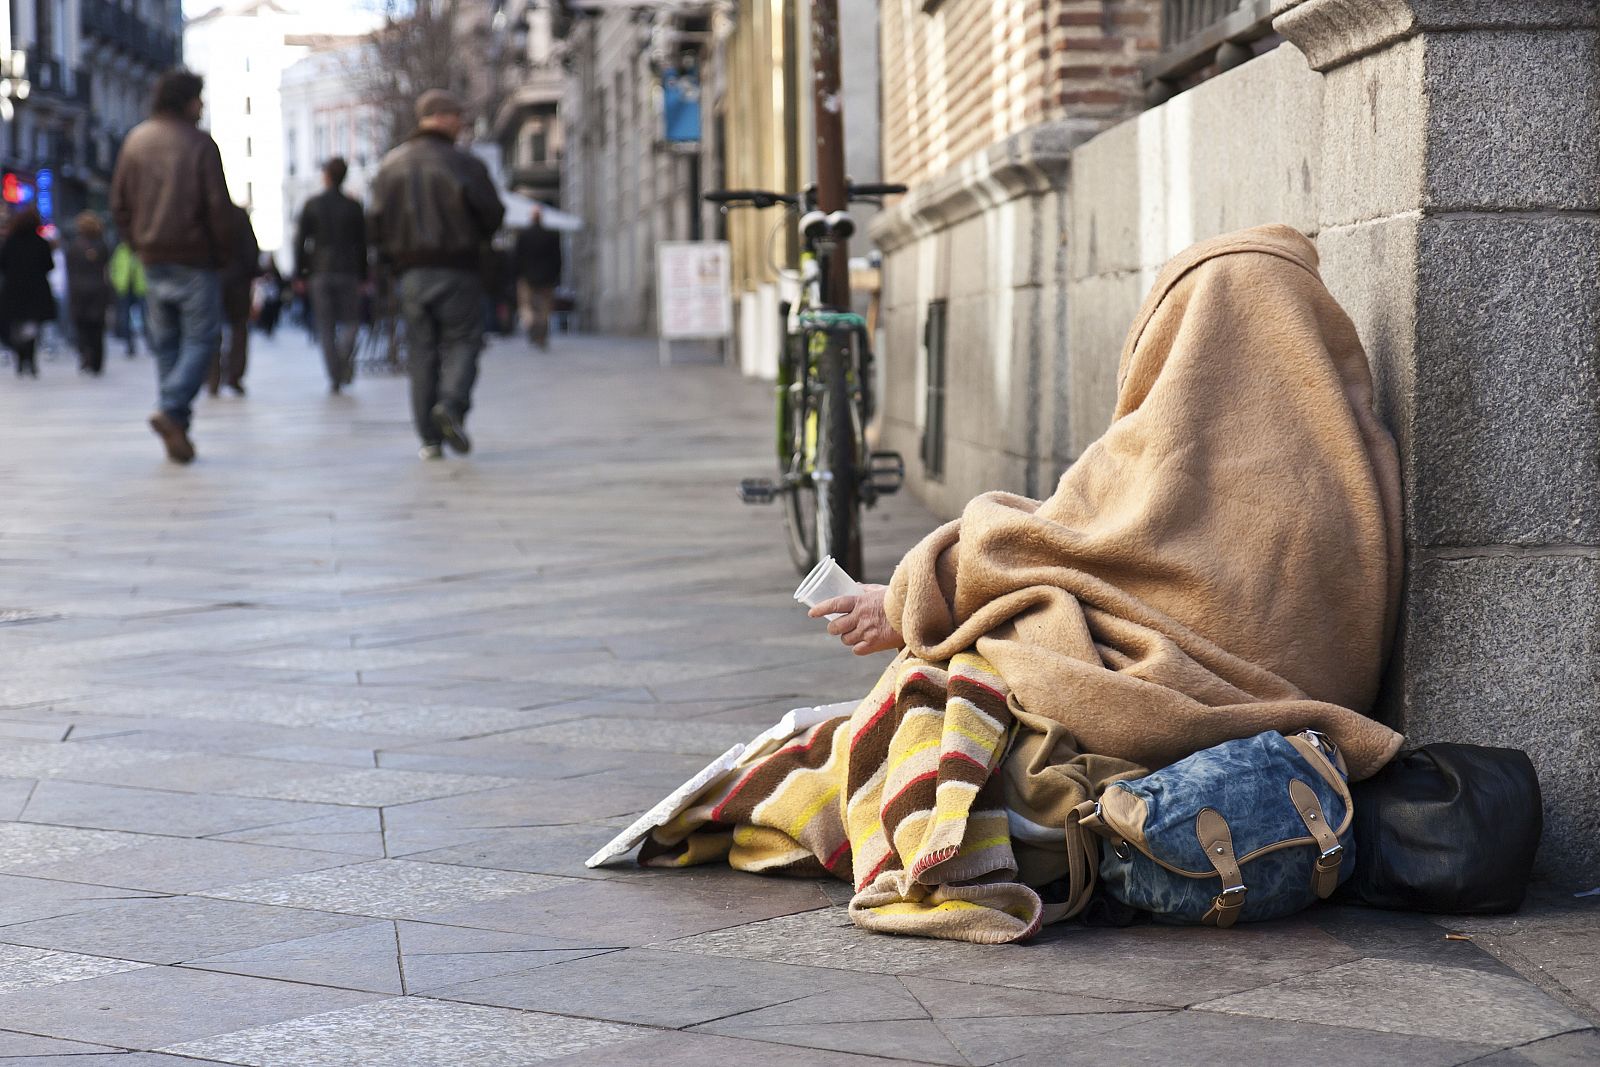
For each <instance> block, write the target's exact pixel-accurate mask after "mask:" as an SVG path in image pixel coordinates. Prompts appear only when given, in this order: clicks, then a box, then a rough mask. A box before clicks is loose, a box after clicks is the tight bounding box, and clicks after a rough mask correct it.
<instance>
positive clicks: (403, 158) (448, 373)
mask: <svg viewBox="0 0 1600 1067" xmlns="http://www.w3.org/2000/svg"><path fill="white" fill-rule="evenodd" d="M463 125H464V121H463V118H462V106H461V101H460V100H458V99H456V97H455V96H453V95H452V94H450V93H448V92H445V91H444V90H443V89H429V90H428V91H427V92H425V93H423V94H422V96H420V97H419V98H418V99H417V130H416V132H415V133H413V134H412V135H411V136H410V137H408V138H406V140H405V141H403V142H401V143H400V145H399V146H397V147H396V148H395V149H393V150H392V151H391V152H390V153H389V154H388V155H386V156H385V157H384V158H383V163H382V165H381V166H380V167H379V168H378V173H377V176H376V177H374V178H373V180H372V188H371V191H370V193H369V195H368V201H367V233H368V237H369V238H370V239H371V241H372V243H373V245H374V246H375V247H376V248H377V250H378V258H379V262H380V265H382V266H384V267H387V268H388V269H390V270H393V271H394V272H395V273H396V274H398V275H399V278H400V310H401V313H402V314H404V315H405V321H406V358H407V361H408V362H409V364H410V370H411V414H412V419H413V421H414V422H415V424H416V428H417V435H418V436H419V437H421V438H422V457H423V458H424V459H438V458H439V457H440V456H441V455H443V452H442V450H441V447H440V445H441V442H444V443H448V444H449V445H450V447H451V448H453V449H455V450H456V451H457V452H461V453H465V452H467V451H469V450H470V449H471V448H472V442H471V441H470V440H469V439H468V438H467V434H466V429H465V423H466V418H467V411H468V409H469V408H471V406H472V386H473V383H474V382H475V381H476V380H477V376H478V354H479V353H480V352H481V351H482V349H483V282H482V279H481V278H480V276H479V273H478V270H479V264H480V263H481V252H482V248H483V246H484V245H485V244H487V243H488V241H489V239H490V238H491V237H493V236H494V233H495V231H496V230H498V229H499V228H500V223H501V221H502V220H503V219H504V218H505V206H504V205H503V204H501V202H500V195H499V194H498V193H497V192H495V188H494V183H493V181H491V180H490V178H489V171H488V168H487V167H485V166H484V165H483V163H482V162H481V161H479V160H478V159H477V158H476V157H475V156H472V155H470V154H468V153H467V152H463V151H462V150H461V149H459V148H457V147H456V146H455V141H456V138H457V137H459V136H460V135H461V130H462V127H463Z"/></svg>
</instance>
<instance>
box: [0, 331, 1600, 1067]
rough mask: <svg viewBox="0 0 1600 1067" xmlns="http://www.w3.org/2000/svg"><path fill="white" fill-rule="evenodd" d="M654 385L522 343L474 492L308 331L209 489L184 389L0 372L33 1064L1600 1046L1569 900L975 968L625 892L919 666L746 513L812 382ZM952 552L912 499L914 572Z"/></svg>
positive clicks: (1, 877)
mask: <svg viewBox="0 0 1600 1067" xmlns="http://www.w3.org/2000/svg"><path fill="white" fill-rule="evenodd" d="M654 359H655V348H654V346H653V345H651V344H648V343H641V342H632V341H629V342H619V341H607V340H596V339H575V338H568V337H558V338H557V339H556V341H555V343H554V344H553V346H552V351H551V352H550V353H548V354H534V353H532V352H530V351H529V350H528V349H527V348H526V346H524V345H522V344H521V343H519V342H502V343H499V344H497V345H496V346H495V347H494V348H493V350H492V351H491V352H490V353H489V355H488V356H487V359H486V363H485V367H484V373H483V376H482V380H481V383H480V386H479V399H480V406H479V409H478V410H477V411H476V412H474V414H473V416H472V419H471V426H470V428H471V430H472V431H473V433H474V436H475V440H476V442H477V450H476V451H475V452H474V453H473V455H472V456H471V457H470V458H469V459H464V460H462V459H451V460H448V461H446V462H443V463H422V462H419V461H418V460H417V459H416V458H415V452H416V441H415V439H414V437H413V436H412V434H411V432H410V429H409V427H408V425H407V416H406V411H407V408H406V404H405V400H404V383H403V382H402V381H400V380H398V379H392V378H363V379H359V380H358V381H357V382H356V385H355V388H354V390H353V393H352V394H351V395H348V396H345V397H329V396H327V395H326V394H325V387H324V384H323V382H322V381H321V372H320V370H319V369H318V368H319V366H320V360H319V359H318V358H317V357H316V355H315V354H314V353H313V352H312V350H311V349H310V347H309V346H308V345H306V344H305V343H304V342H303V340H302V339H301V337H300V336H298V335H296V334H294V333H292V332H289V333H284V334H281V335H280V338H279V339H278V340H277V341H276V342H273V343H270V344H264V343H260V342H259V341H258V343H257V351H256V353H255V355H254V357H253V359H252V370H251V374H250V377H249V379H248V385H249V388H250V395H249V397H248V398H244V399H236V398H223V399H220V400H203V401H202V403H201V405H200V409H199V415H198V418H197V421H196V425H195V440H196V444H197V446H198V448H199V452H200V459H199V461H198V462H197V463H196V464H195V465H194V466H193V467H192V468H189V469H180V468H177V467H174V466H172V465H170V464H167V463H166V462H164V460H163V459H162V458H161V450H160V447H159V443H158V442H157V441H156V440H155V438H154V437H152V436H151V435H150V434H149V432H148V431H147V430H146V429H145V427H144V425H143V421H142V420H143V416H144V415H145V414H146V413H147V408H148V404H149V401H150V398H151V396H152V394H153V386H152V384H151V378H152V376H153V371H152V369H151V367H150V365H149V362H148V360H147V359H140V360H139V361H138V362H137V363H133V362H127V361H124V360H123V359H122V358H121V356H120V355H118V356H114V357H111V358H110V360H109V362H110V367H109V371H108V374H107V377H106V378H105V379H103V380H86V379H80V378H78V377H77V376H76V375H75V374H74V373H73V371H72V369H71V366H70V363H69V362H67V361H66V360H60V361H57V362H54V363H49V362H47V363H46V364H45V365H44V366H43V368H42V376H41V379H40V380H39V381H38V382H16V381H13V380H11V379H9V377H4V378H0V425H3V426H4V427H5V428H6V438H7V446H6V447H5V448H4V449H3V450H0V486H3V487H4V490H3V496H4V500H5V507H4V509H3V512H0V516H3V517H0V662H3V663H4V664H6V670H5V671H4V674H3V675H0V820H5V821H0V1031H3V1032H0V1058H3V1057H11V1058H10V1059H5V1060H4V1062H6V1063H8V1064H10V1063H29V1064H35V1063H37V1064H57V1065H63V1067H65V1065H71V1067H100V1065H110V1064H115V1065H118V1067H158V1065H162V1067H177V1065H179V1064H190V1065H192V1064H194V1063H196V1062H205V1063H232V1064H257V1065H273V1067H278V1065H282V1067H321V1065H348V1064H359V1065H363V1067H425V1065H435V1064H437V1065H451V1067H456V1065H467V1064H470V1065H473V1067H501V1065H521V1064H529V1063H535V1062H558V1063H562V1064H572V1065H578V1064H608V1065H609V1064H646V1063H648V1064H657V1065H662V1067H669V1065H675V1064H682V1065H693V1067H706V1065H713V1064H729V1063H750V1062H760V1063H762V1064H763V1065H766V1067H781V1065H788V1064H794V1065H806V1067H810V1065H828V1064H867V1063H890V1062H897V1063H905V1062H908V1061H909V1062H912V1063H934V1064H958V1065H960V1064H993V1063H1002V1062H1003V1063H1008V1064H1076V1063H1085V1064H1089V1063H1092V1064H1096V1065H1106V1064H1113V1065H1115V1064H1144V1063H1148V1064H1160V1065H1163V1067H1166V1065H1171V1064H1197V1063H1219V1064H1227V1065H1229V1067H1249V1065H1255V1064H1279V1063H1298V1064H1305V1065H1315V1064H1338V1065H1340V1067H1345V1065H1348V1064H1351V1063H1384V1064H1388V1063H1405V1064H1458V1063H1467V1062H1475V1063H1482V1064H1495V1065H1506V1064H1542V1065H1556V1064H1580V1063H1583V1064H1592V1063H1596V1062H1600V1035H1597V1032H1596V1031H1595V1030H1594V1029H1593V1026H1594V1024H1595V1022H1596V1020H1597V1019H1600V1011H1597V1005H1600V898H1576V897H1574V896H1573V895H1572V892H1571V889H1572V887H1562V888H1559V889H1556V888H1552V889H1549V890H1547V891H1545V892H1544V894H1543V895H1542V897H1541V899H1540V900H1539V901H1538V902H1537V903H1536V905H1535V906H1533V907H1532V908H1530V909H1529V910H1528V911H1525V912H1524V913H1523V914H1522V915H1520V916H1514V917H1508V918H1496V919H1472V920H1468V919H1461V920H1455V921H1452V920H1448V919H1430V918H1426V917H1418V916H1411V915H1398V914H1386V913H1378V912H1364V911H1360V910H1355V909H1340V908H1321V909H1315V910H1313V911H1310V912H1307V913H1305V914H1303V915H1301V916H1298V917H1296V918H1293V919H1291V920H1287V921H1282V922H1276V923H1270V924H1264V925H1258V926H1251V927H1246V928H1241V929H1236V930H1232V931H1215V930H1197V929H1173V928H1162V927H1153V926H1142V927H1134V928H1131V929H1127V930H1089V929H1084V928H1081V927H1075V926H1062V927H1055V928H1050V929H1048V930H1047V931H1046V933H1045V934H1044V935H1043V936H1041V937H1039V938H1037V939H1036V940H1035V941H1034V942H1033V943H1031V944H1027V945H1019V946H1005V947H979V946H972V945H964V944H951V943H944V942H930V941H921V940H915V939H900V938H892V937H886V936H881V935H870V934H866V933H864V932H862V931H859V930H857V929H855V928H854V927H853V926H852V925H851V924H850V922H849V919H848V917H847V916H846V914H845V912H844V910H843V908H842V907H841V906H840V905H841V904H842V903H843V902H844V901H845V900H846V899H847V897H848V889H847V887H845V886H844V885H842V884H837V883H821V882H812V881H803V880H777V879H763V878H759V877H755V876H750V875H744V874H739V873H735V872H732V871H729V870H726V869H720V868H719V869H699V870H694V871H689V872H662V871H643V870H639V869H637V868H634V867H632V866H631V865H618V866H614V867H610V868H607V869H602V870H594V871H590V870H586V869H584V867H583V865H582V861H583V859H584V858H585V857H586V856H588V855H589V854H590V852H592V851H593V850H594V849H595V848H596V847H597V846H598V845H600V844H601V843H603V842H604V841H606V840H607V839H608V838H609V837H611V836H612V834H613V833H615V832H616V830H617V828H619V827H620V826H622V825H625V824H626V823H627V822H628V821H629V820H630V819H631V818H632V817H633V816H634V815H635V814H636V813H638V812H640V811H642V810H643V809H645V808H647V807H649V806H650V805H651V804H652V803H654V802H655V801H656V800H657V799H659V798H660V797H661V796H662V795H664V794H665V793H667V792H668V791H670V790H671V789H672V788H673V787H674V786H676V785H677V784H678V783H679V782H681V781H682V780H683V779H685V778H686V777H687V776H688V775H689V774H690V773H692V772H693V771H694V770H695V769H697V768H698V767H699V766H700V765H701V764H703V763H704V762H705V761H706V760H707V759H708V758H709V757H710V756H712V755H714V754H716V753H720V752H721V751H723V750H724V749H725V748H726V747H728V746H729V745H730V744H732V743H734V742H736V741H740V740H743V739H746V738H748V737H749V736H751V735H753V734H754V733H756V732H757V731H759V730H760V729H762V728H764V727H766V726H767V725H769V724H770V723H771V722H772V721H773V720H775V719H776V718H777V717H778V716H779V715H780V714H781V713H782V712H783V711H784V710H786V709H787V708H789V707H792V706H797V705H802V704H814V703H821V702H825V701H835V700H843V699H848V698H851V697H858V696H860V695H861V694H862V693H864V692H865V691H866V689H867V688H868V686H869V684H870V682H871V680H872V678H873V677H874V675H875V674H876V673H877V671H878V670H879V669H880V668H881V666H882V663H883V658H882V657H877V658H874V659H872V660H857V659H855V658H853V657H851V656H850V655H849V654H847V653H846V652H844V651H843V650H842V649H841V648H839V646H838V645H837V644H836V643H835V642H834V641H833V640H832V639H831V638H829V637H827V635H826V634H824V633H822V632H820V629H819V627H818V626H817V624H816V623H814V622H812V621H810V620H808V619H806V618H805V617H804V614H803V612H802V611H801V610H800V609H799V608H798V607H797V606H796V605H794V604H793V603H792V602H791V601H790V600H789V593H790V591H791V590H792V588H793V585H794V583H795V576H794V574H793V572H792V570H791V568H790V566H789V562H788V560H787V557H786V554H785V551H784V549H783V546H782V540H781V530H780V526H779V521H778V516H777V514H776V512H775V511H773V510H770V509H760V510H757V509H749V508H744V507H742V506H741V505H740V504H739V503H738V502H737V500H736V499H735V495H734V492H733V486H734V484H735V482H736V479H737V478H738V477H740V476H742V475H746V474H761V473H764V472H765V469H766V467H767V465H768V459H767V450H768V441H769V439H770V433H769V421H770V418H771V416H770V413H769V408H768V404H769V400H768V397H769V390H768V389H767V388H766V387H764V386H762V385H760V384H757V383H751V382H746V381H742V380H740V379H739V378H738V377H737V376H736V375H735V374H734V373H733V372H731V371H727V370H724V369H722V368H718V367H708V366H679V367H673V368H671V369H667V370H662V369H660V368H657V367H656V366H655V365H654ZM931 523H932V519H931V518H930V517H929V516H928V515H926V514H925V513H923V512H922V511H921V510H920V509H919V508H918V507H917V506H916V505H915V504H914V502H912V501H910V500H903V499H896V500H891V501H889V502H888V504H887V506H886V507H884V508H883V509H881V510H880V511H879V512H875V513H873V514H871V515H870V525H869V533H868V544H869V552H868V556H869V565H870V569H871V570H872V571H873V572H874V576H875V577H877V578H878V579H880V580H881V579H883V578H884V577H885V576H886V575H887V573H888V570H889V569H890V568H891V567H892V565H893V563H894V561H895V560H896V559H897V558H898V556H899V554H900V553H901V552H903V551H904V549H905V548H907V547H908V546H909V545H910V544H911V543H912V542H913V541H914V540H915V539H916V538H917V537H918V536H920V534H921V533H923V532H924V531H925V530H926V529H928V528H929V526H930V525H931ZM1447 932H1458V933H1461V934H1465V935H1467V936H1468V937H1470V940H1452V939H1446V936H1445V935H1446V933H1447ZM127 1050H134V1052H132V1053H128V1052H127Z"/></svg>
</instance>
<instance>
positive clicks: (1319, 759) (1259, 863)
mask: <svg viewBox="0 0 1600 1067" xmlns="http://www.w3.org/2000/svg"><path fill="white" fill-rule="evenodd" d="M1347 773H1348V772H1347V771H1346V770H1345V765H1344V759H1343V757H1341V756H1340V755H1339V752H1338V749H1337V748H1335V747H1334V745H1333V744H1332V743H1331V742H1330V741H1329V740H1328V739H1327V738H1326V737H1323V736H1322V735H1321V734H1318V733H1317V732H1315V731H1312V730H1307V731H1305V732H1303V733H1299V734H1296V735H1294V736H1293V737H1285V736H1284V735H1283V734H1280V733H1278V732H1277V731H1274V730H1269V731H1267V732H1266V733H1261V734H1257V735H1256V736H1254V737H1247V738H1242V739H1240V740H1237V741H1228V742H1225V743H1223V744H1220V745H1217V746H1215V747H1214V748H1208V749H1205V750H1204V751H1201V752H1196V753H1195V754H1194V755H1192V756H1189V757H1188V758H1186V759H1182V760H1179V761H1178V762H1177V763H1174V764H1172V765H1171V766H1168V767H1163V768H1162V769H1161V770H1159V771H1156V772H1155V773H1154V774H1150V775H1146V776H1145V777H1143V778H1135V779H1133V780H1131V781H1126V782H1117V783H1115V784H1113V785H1112V786H1111V787H1110V788H1109V789H1107V790H1106V791H1105V792H1104V793H1103V794H1101V797H1100V800H1099V802H1098V803H1096V804H1095V805H1094V807H1093V810H1092V811H1090V812H1088V813H1086V814H1085V815H1084V816H1083V819H1082V823H1083V825H1084V826H1085V827H1088V828H1089V829H1091V830H1094V831H1095V832H1096V833H1098V834H1100V835H1101V836H1103V837H1105V838H1106V839H1107V843H1106V847H1104V848H1103V849H1102V852H1103V857H1102V859H1101V863H1100V878H1101V880H1102V882H1103V884H1104V885H1105V888H1106V891H1107V892H1108V893H1110V894H1111V895H1112V896H1113V897H1115V898H1116V899H1117V900H1119V901H1121V902H1122V903H1124V904H1127V905H1130V906H1132V907H1135V908H1142V909H1144V910H1146V911H1149V912H1151V913H1152V914H1153V915H1154V916H1155V918H1156V920H1157V921H1158V922H1170V923H1203V924H1205V925H1208V926H1220V927H1227V926H1232V925H1233V924H1234V923H1235V922H1236V921H1238V920H1241V919H1243V920H1244V921H1246V922H1251V921H1255V920H1260V919H1276V918H1278V917H1280V916H1283V915H1289V914H1291V913H1293V912H1296V911H1299V910H1300V909H1301V908H1304V907H1306V906H1307V905H1309V904H1310V903H1312V902H1313V901H1314V900H1317V899H1318V898H1323V897H1327V896H1328V895H1329V894H1330V893H1332V892H1333V891H1334V889H1335V888H1336V887H1337V886H1338V885H1339V883H1340V882H1342V881H1344V880H1345V879H1346V878H1348V877H1349V876H1350V873H1351V872H1352V871H1354V870H1355V862H1354V855H1355V853H1354V848H1355V842H1354V840H1353V837H1352V835H1351V831H1350V824H1351V804H1350V789H1349V787H1348V785H1347V784H1346V782H1345V779H1346V777H1347ZM1085 807H1087V805H1085Z"/></svg>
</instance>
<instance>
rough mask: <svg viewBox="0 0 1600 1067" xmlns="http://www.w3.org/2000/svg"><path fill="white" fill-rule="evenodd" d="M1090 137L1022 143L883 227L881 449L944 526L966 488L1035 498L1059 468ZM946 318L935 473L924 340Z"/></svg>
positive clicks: (938, 186) (1050, 131)
mask: <svg viewBox="0 0 1600 1067" xmlns="http://www.w3.org/2000/svg"><path fill="white" fill-rule="evenodd" d="M1092 129H1093V127H1084V126H1080V125H1075V124H1072V123H1066V122H1063V123H1048V124H1044V125H1041V126H1037V127H1034V128H1032V129H1029V130H1026V131H1024V132H1022V133H1020V134H1017V135H1015V136H1013V137H1010V138H1007V139H1006V140H1005V141H1003V142H1001V143H1000V144H998V145H995V146H994V147H993V148H991V149H989V150H988V151H987V152H984V153H982V154H980V155H979V156H977V157H975V158H973V159H971V160H969V161H968V162H967V163H966V164H965V165H963V166H962V167H960V168H958V169H957V170H956V171H954V172H953V173H951V174H947V175H945V176H944V177H943V178H941V179H940V180H938V181H932V182H926V183H924V184H923V185H922V186H920V187H919V188H917V189H916V190H914V191H913V192H912V193H911V194H910V195H909V196H907V197H906V198H905V200H904V201H903V202H902V203H900V204H899V205H897V206H896V207H895V208H894V209H893V210H892V211H889V212H886V213H884V214H883V215H881V216H880V217H879V220H878V222H877V223H876V224H875V226H874V228H873V236H874V237H875V239H876V240H877V242H878V245H879V247H880V248H881V249H882V250H883V252H884V256H885V270H884V291H883V304H882V309H881V313H880V320H879V350H880V359H881V360H882V361H883V363H882V372H883V378H884V381H885V382H886V383H888V387H887V388H886V389H885V390H884V391H883V397H884V405H883V414H882V418H881V424H880V434H881V437H880V442H881V447H884V448H890V449H894V450H896V451H899V452H900V453H901V454H902V455H904V456H905V457H906V461H907V465H908V467H909V468H910V469H911V472H912V476H913V482H914V491H915V492H916V493H917V495H918V496H919V497H921V498H922V499H923V500H924V501H925V502H926V503H928V504H929V505H930V506H931V507H932V508H933V509H934V510H935V511H937V512H939V513H942V514H953V513H955V512H956V511H959V510H960V507H961V505H963V504H965V503H966V501H967V500H968V499H970V498H971V496H972V495H973V492H974V491H973V489H972V487H973V486H974V485H978V486H983V487H986V488H994V487H999V486H1015V487H1019V488H1020V489H1021V490H1022V491H1024V492H1037V491H1038V490H1039V488H1040V487H1041V486H1044V485H1047V484H1049V481H1050V480H1052V479H1053V477H1054V474H1053V472H1054V471H1055V470H1058V469H1059V468H1060V467H1061V466H1063V465H1064V463H1065V461H1066V456H1065V452H1064V450H1065V448H1066V430H1067V414H1066V398H1067V388H1066V335H1065V331H1064V329H1063V327H1064V325H1065V314H1066V291H1065V287H1064V286H1063V285H1062V281H1063V279H1064V277H1065V253H1066V245H1065V243H1064V242H1063V240H1062V232H1063V227H1064V226H1065V224H1066V194H1065V180H1066V165H1067V161H1068V158H1069V154H1070V152H1071V150H1072V148H1073V147H1074V146H1076V145H1077V144H1079V143H1081V141H1082V140H1083V139H1084V138H1085V137H1086V136H1088V134H1089V133H1090V132H1091V131H1092ZM935 300H943V301H945V303H946V306H947V309H948V310H947V338H948V339H947V344H946V350H947V367H948V380H947V390H948V397H949V401H948V403H947V406H946V413H945V420H946V433H945V446H944V454H945V465H944V471H943V473H942V475H940V476H938V477H930V476H928V474H927V472H926V471H925V470H924V468H923V465H922V463H921V461H920V459H919V458H918V457H919V451H920V447H921V441H922V434H923V427H924V426H925V425H926V421H927V420H926V410H925V397H924V394H925V391H926V386H927V377H926V371H927V360H926V356H927V353H926V349H925V348H924V345H923V328H924V324H925V323H926V321H927V317H928V306H929V304H930V303H931V302H932V301H935Z"/></svg>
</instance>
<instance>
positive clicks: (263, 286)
mask: <svg viewBox="0 0 1600 1067" xmlns="http://www.w3.org/2000/svg"><path fill="white" fill-rule="evenodd" d="M282 314H283V272H282V271H280V270H279V269H278V261H277V260H276V259H274V258H273V257H272V256H270V255H268V256H263V257H261V270H260V272H259V273H257V274H256V282H255V315H256V328H257V329H258V330H260V331H261V332H262V333H264V334H266V335H267V337H268V338H271V337H272V335H273V334H274V333H276V332H277V330H278V317H279V316H280V315H282Z"/></svg>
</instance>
